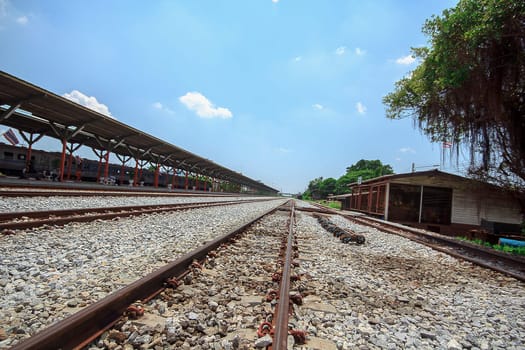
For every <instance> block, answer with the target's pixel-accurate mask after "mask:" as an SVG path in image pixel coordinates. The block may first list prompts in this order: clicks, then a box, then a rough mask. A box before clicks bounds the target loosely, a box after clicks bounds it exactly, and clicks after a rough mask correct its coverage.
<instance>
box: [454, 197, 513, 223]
mask: <svg viewBox="0 0 525 350" xmlns="http://www.w3.org/2000/svg"><path fill="white" fill-rule="evenodd" d="M481 219H485V220H488V221H497V222H505V223H509V224H520V223H521V221H522V218H521V215H520V207H519V204H518V203H517V201H513V200H509V197H508V196H503V195H501V194H499V193H497V192H494V191H491V192H485V193H479V192H475V191H468V190H464V189H454V190H453V193H452V223H455V224H469V225H480V224H481Z"/></svg>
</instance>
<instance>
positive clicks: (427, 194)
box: [421, 186, 452, 225]
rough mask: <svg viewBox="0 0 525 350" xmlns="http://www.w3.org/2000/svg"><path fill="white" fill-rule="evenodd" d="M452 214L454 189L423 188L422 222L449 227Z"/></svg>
mask: <svg viewBox="0 0 525 350" xmlns="http://www.w3.org/2000/svg"><path fill="white" fill-rule="evenodd" d="M451 212H452V189H451V188H440V187H427V186H425V187H424V188H423V208H422V212H421V222H424V223H429V224H441V225H449V224H450V216H451Z"/></svg>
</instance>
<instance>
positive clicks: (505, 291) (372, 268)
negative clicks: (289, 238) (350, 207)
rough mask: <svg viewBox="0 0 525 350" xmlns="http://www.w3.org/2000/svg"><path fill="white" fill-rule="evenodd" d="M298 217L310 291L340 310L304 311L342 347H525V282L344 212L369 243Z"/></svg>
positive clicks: (304, 323) (310, 326) (306, 324)
mask: <svg viewBox="0 0 525 350" xmlns="http://www.w3.org/2000/svg"><path fill="white" fill-rule="evenodd" d="M298 218H299V219H298V221H297V234H298V238H299V246H300V248H299V254H300V255H299V256H300V259H302V260H303V262H302V264H301V268H303V269H305V270H306V271H308V273H309V275H310V276H311V279H310V280H307V281H306V282H305V283H306V285H305V288H307V292H306V293H307V294H308V293H311V295H312V298H313V300H320V301H322V303H323V304H324V305H325V308H324V309H325V310H330V309H331V310H332V311H334V310H337V312H324V311H323V308H321V309H320V310H316V311H315V312H304V313H303V314H302V318H301V321H300V325H301V327H303V328H305V329H306V330H307V331H308V333H309V335H310V336H316V337H319V338H321V339H332V340H333V342H334V343H335V344H336V348H337V349H449V350H453V349H483V350H486V349H525V321H524V320H525V288H524V287H525V285H524V283H522V282H519V281H518V280H516V279H513V278H510V277H506V276H504V275H502V274H499V273H496V272H492V271H490V270H487V269H484V268H481V267H478V266H474V265H472V264H471V263H468V262H464V261H460V260H457V259H455V258H452V257H450V256H448V255H445V254H443V253H440V252H437V251H434V250H432V249H430V248H428V247H425V246H422V245H420V244H417V243H414V242H411V241H409V240H407V239H404V238H401V237H399V236H396V235H390V234H386V233H383V232H380V231H377V230H375V229H372V228H369V227H365V226H361V225H356V224H352V223H350V222H349V221H347V220H346V219H344V218H342V217H340V216H331V218H330V219H331V221H332V222H334V223H336V224H337V225H338V226H340V227H343V228H349V229H352V230H353V231H354V232H357V233H360V234H363V235H364V236H365V237H366V243H365V244H364V245H351V244H349V245H347V244H342V243H340V242H339V240H338V239H337V238H335V237H333V236H332V235H331V234H330V233H328V232H326V231H324V230H323V229H322V228H321V227H320V226H319V224H318V223H317V220H316V219H314V218H313V217H311V216H309V215H305V214H301V213H300V214H299V216H298ZM317 298H318V299H317ZM307 301H308V299H307ZM305 308H308V302H306V303H305ZM314 310H315V308H314ZM305 349H306V348H305Z"/></svg>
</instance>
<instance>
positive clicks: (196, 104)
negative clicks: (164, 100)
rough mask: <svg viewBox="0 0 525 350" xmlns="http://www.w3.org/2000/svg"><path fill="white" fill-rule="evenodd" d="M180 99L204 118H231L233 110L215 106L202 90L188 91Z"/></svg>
mask: <svg viewBox="0 0 525 350" xmlns="http://www.w3.org/2000/svg"><path fill="white" fill-rule="evenodd" d="M179 101H180V102H181V103H182V104H183V105H185V106H186V107H187V108H188V109H189V110H191V111H194V112H196V113H197V115H198V116H199V117H202V118H215V117H217V118H223V119H228V118H231V117H232V116H233V115H232V112H231V111H230V110H229V109H228V108H224V107H215V106H214V105H213V103H211V101H210V100H208V99H207V98H206V97H205V96H204V95H202V94H201V93H200V92H188V93H187V94H186V95H184V96H181V97H179Z"/></svg>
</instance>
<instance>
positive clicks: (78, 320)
mask: <svg viewBox="0 0 525 350" xmlns="http://www.w3.org/2000/svg"><path fill="white" fill-rule="evenodd" d="M278 208H279V207H275V208H273V209H270V210H267V211H266V212H264V213H263V214H262V215H260V216H258V217H257V218H255V219H253V220H251V221H250V222H248V223H246V224H244V225H242V226H241V227H239V228H237V229H235V230H234V231H232V232H230V233H228V234H226V235H224V236H221V237H218V238H216V239H214V240H212V241H210V242H208V243H206V244H205V245H203V246H201V247H199V248H197V249H194V250H193V251H191V252H189V253H187V254H185V255H183V256H181V257H180V258H178V259H177V260H175V261H173V262H172V263H170V264H168V265H166V266H164V267H162V268H160V269H158V270H156V271H154V272H152V273H150V274H148V275H147V276H145V277H143V278H141V279H139V280H137V281H135V282H133V283H132V284H130V285H128V286H126V287H124V288H122V289H120V290H118V291H116V292H114V293H112V294H110V295H108V296H106V297H105V298H103V299H101V300H99V301H97V302H96V303H94V304H92V305H90V306H87V307H86V308H84V309H82V310H80V311H79V312H77V313H75V314H73V315H71V316H69V317H67V318H65V319H63V320H61V321H59V322H57V323H55V324H53V325H51V326H50V327H48V328H46V329H44V330H42V331H41V332H39V333H37V334H35V335H34V336H32V337H30V338H27V339H24V340H22V341H20V342H19V343H17V344H15V345H14V346H13V347H12V348H11V349H12V350H54V349H77V348H79V347H82V346H85V344H86V339H94V336H96V335H97V334H101V333H102V332H104V331H105V330H106V329H108V328H109V327H111V325H113V324H114V323H115V322H116V321H118V319H119V318H120V317H121V316H122V315H123V313H124V312H125V311H126V309H127V307H128V306H129V305H131V304H133V303H134V302H136V301H137V300H144V299H149V298H151V296H152V295H155V294H156V293H158V292H159V291H161V290H162V289H163V288H164V283H165V282H166V281H167V280H168V279H170V278H172V277H174V276H180V275H182V274H184V273H185V271H186V270H187V269H188V267H189V266H190V265H191V264H192V262H193V261H195V260H201V259H204V258H205V257H206V255H207V254H208V253H209V252H211V251H212V250H214V249H217V248H218V247H219V246H220V245H221V244H223V243H226V242H228V241H229V240H231V239H233V238H234V237H235V236H236V235H238V234H239V233H241V232H243V231H245V230H246V229H247V228H248V227H249V226H251V225H253V224H254V223H255V222H256V221H258V220H260V219H261V218H262V217H264V216H266V215H268V214H270V213H273V212H274V211H276V210H277V209H278Z"/></svg>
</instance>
